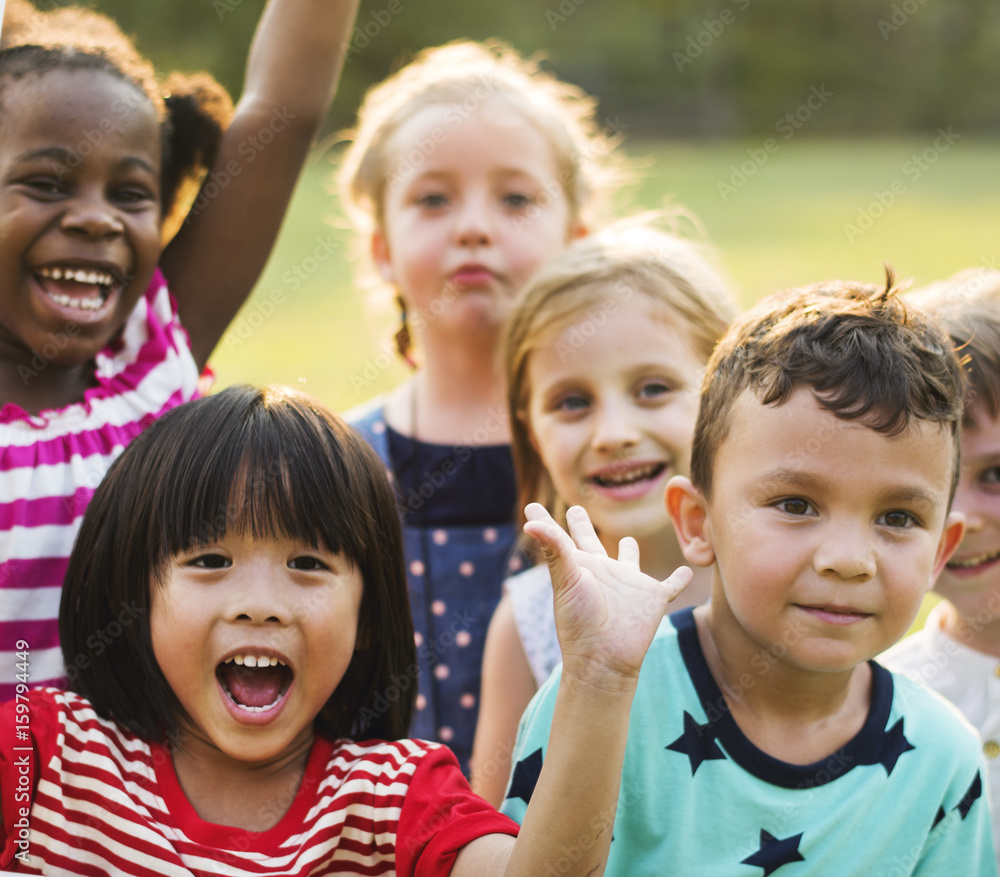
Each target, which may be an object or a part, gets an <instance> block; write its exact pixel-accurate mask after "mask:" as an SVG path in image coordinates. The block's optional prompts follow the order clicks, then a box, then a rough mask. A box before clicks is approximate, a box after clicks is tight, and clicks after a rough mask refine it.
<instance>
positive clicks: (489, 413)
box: [340, 43, 610, 765]
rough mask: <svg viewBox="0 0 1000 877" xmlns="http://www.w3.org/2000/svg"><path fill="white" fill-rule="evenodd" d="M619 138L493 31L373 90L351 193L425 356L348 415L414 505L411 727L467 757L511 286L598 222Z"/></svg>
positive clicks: (355, 146)
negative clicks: (388, 389)
mask: <svg viewBox="0 0 1000 877" xmlns="http://www.w3.org/2000/svg"><path fill="white" fill-rule="evenodd" d="M609 149H610V144H609V143H608V142H607V141H606V140H605V138H604V137H603V136H602V135H601V134H600V132H599V131H598V130H597V126H596V124H595V121H594V101H593V100H592V99H590V98H588V97H587V96H586V95H585V94H583V92H581V91H580V90H579V89H577V88H575V87H573V86H571V85H568V84H566V83H563V82H559V81H558V80H556V79H555V78H554V77H552V76H551V75H548V74H546V73H543V72H542V71H541V70H539V68H538V67H537V65H535V64H533V63H531V62H528V61H526V60H524V59H522V58H520V57H518V56H517V54H516V53H515V52H514V51H513V50H511V49H509V48H507V47H505V46H502V45H499V44H493V43H490V44H485V45H481V44H477V43H456V44H451V45H447V46H442V47H439V48H436V49H429V50H427V51H425V52H424V53H422V54H421V55H420V56H418V57H417V58H416V59H415V60H414V61H413V63H411V64H409V65H408V66H406V67H404V68H403V69H401V70H400V71H399V72H398V73H396V74H395V75H393V76H392V77H390V78H389V79H387V80H386V81H385V82H383V83H381V84H379V85H378V86H376V87H375V88H373V89H372V90H371V92H370V93H369V94H368V95H367V97H366V99H365V101H364V105H363V106H362V108H361V111H360V114H359V118H358V124H357V130H356V132H355V133H354V135H353V140H352V143H351V145H350V148H349V149H348V151H347V154H346V156H345V158H344V163H343V169H342V171H341V177H340V179H341V188H342V192H343V199H344V203H345V205H346V207H347V209H348V212H349V213H350V215H351V216H352V217H353V218H354V220H355V222H356V223H357V225H358V228H359V230H360V231H361V232H362V234H363V235H365V237H366V240H367V243H368V245H369V248H370V251H371V256H372V260H373V263H374V267H375V268H376V270H377V273H378V275H379V277H380V279H381V281H382V282H383V283H384V284H386V285H388V286H389V287H390V288H391V289H392V290H393V291H394V293H395V295H396V299H397V302H398V304H399V307H400V311H401V314H402V326H401V328H400V329H399V331H398V332H397V334H396V341H397V346H398V349H399V353H400V354H401V355H402V356H403V357H405V358H406V359H407V360H408V361H410V362H411V363H413V364H415V362H416V359H415V357H416V356H418V355H419V360H420V368H419V369H417V370H416V371H415V372H414V374H413V377H412V378H410V379H409V380H407V381H405V382H404V383H403V384H402V385H401V386H399V387H397V388H396V389H395V390H394V391H393V392H392V393H390V394H389V395H388V396H387V397H385V398H380V399H377V400H375V401H374V402H373V403H372V404H371V405H369V406H367V407H366V408H365V409H364V410H361V411H359V412H353V413H351V414H350V415H348V417H349V419H350V420H351V421H352V422H353V423H354V424H355V425H356V426H357V427H358V428H359V429H360V430H361V432H362V433H363V434H364V435H365V436H366V437H367V438H368V440H369V441H370V442H371V443H372V445H373V446H374V447H375V448H376V450H377V451H378V453H379V456H380V457H381V458H382V459H383V460H384V461H385V462H386V464H387V465H388V466H389V468H390V470H391V472H392V474H393V478H394V481H395V484H396V490H397V494H398V496H399V499H400V502H401V505H402V509H403V514H404V539H405V549H406V559H407V570H408V573H409V582H410V599H411V605H412V609H413V617H414V623H415V627H416V639H417V645H418V664H419V691H420V695H419V697H418V701H417V711H416V718H415V722H414V724H413V727H412V729H411V730H412V732H413V733H414V734H415V735H416V736H419V737H424V738H428V739H435V740H440V741H442V742H445V743H447V744H448V745H450V746H451V747H453V748H454V750H455V752H456V754H457V755H458V757H459V761H460V762H461V763H462V764H463V765H465V764H466V762H467V760H468V757H469V753H470V751H471V746H472V735H473V732H474V728H475V721H476V715H477V712H478V706H479V671H480V661H481V656H482V648H483V641H484V638H485V633H486V626H487V624H488V623H489V619H490V616H491V615H492V613H493V608H494V606H495V605H496V603H497V600H499V598H500V586H501V583H502V581H503V579H504V577H505V576H506V575H507V574H508V573H509V571H510V567H509V566H508V559H509V555H510V553H511V548H512V546H513V544H514V538H515V533H514V500H515V487H514V476H513V464H512V462H511V456H510V448H509V440H510V429H509V424H508V416H507V409H506V402H505V393H504V382H503V375H502V372H501V369H500V364H499V355H498V349H499V338H500V327H501V325H502V324H503V321H504V320H505V318H506V316H507V314H508V312H509V310H510V307H511V303H512V302H513V300H514V297H515V295H516V294H517V293H518V291H519V290H520V289H521V287H522V286H523V285H524V284H525V282H526V281H527V280H528V278H529V277H530V276H531V275H532V274H533V273H534V272H535V270H536V269H538V267H539V266H540V265H541V264H542V263H543V262H544V261H545V260H546V259H548V258H550V257H552V256H553V255H555V254H556V253H558V252H559V251H561V250H562V249H563V247H565V246H566V244H567V243H569V242H570V241H571V240H573V239H574V238H577V237H579V236H581V235H582V234H583V233H584V232H585V231H586V229H587V228H588V226H589V225H590V223H591V222H592V221H593V216H594V214H595V209H596V208H597V207H598V206H599V202H600V200H601V197H600V196H602V195H603V194H604V192H605V190H606V189H607V186H608V180H609V175H608V173H607V172H605V170H604V168H605V166H606V164H607V162H606V158H607V153H608V151H609Z"/></svg>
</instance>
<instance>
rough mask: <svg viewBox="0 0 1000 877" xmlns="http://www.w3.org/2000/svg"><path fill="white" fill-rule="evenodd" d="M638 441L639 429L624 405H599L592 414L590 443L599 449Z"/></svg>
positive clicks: (629, 444) (605, 449)
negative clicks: (592, 423) (592, 426)
mask: <svg viewBox="0 0 1000 877" xmlns="http://www.w3.org/2000/svg"><path fill="white" fill-rule="evenodd" d="M638 441H639V430H638V428H637V427H636V424H635V422H634V420H633V418H632V417H631V416H630V414H629V411H628V409H627V407H626V406H623V405H615V404H613V403H607V404H603V405H599V406H598V407H597V409H596V411H595V415H594V434H593V438H592V444H593V446H594V448H596V449H597V450H601V451H608V450H614V449H615V448H623V447H630V446H632V445H634V444H636V443H638Z"/></svg>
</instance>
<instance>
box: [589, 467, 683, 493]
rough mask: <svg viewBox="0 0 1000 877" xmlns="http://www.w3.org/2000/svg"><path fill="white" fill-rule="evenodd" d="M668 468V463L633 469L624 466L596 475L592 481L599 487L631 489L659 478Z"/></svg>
mask: <svg viewBox="0 0 1000 877" xmlns="http://www.w3.org/2000/svg"><path fill="white" fill-rule="evenodd" d="M666 468H667V466H666V463H650V464H649V465H648V466H636V467H633V468H626V467H624V466H622V467H620V468H612V469H608V470H607V471H606V472H602V473H600V474H599V475H594V476H593V477H592V478H591V479H590V481H591V483H592V484H595V485H596V486H597V487H605V488H614V487H629V486H631V485H634V484H642V483H643V482H646V481H653V480H655V479H657V478H659V477H660V475H661V474H662V473H663V470H664V469H666Z"/></svg>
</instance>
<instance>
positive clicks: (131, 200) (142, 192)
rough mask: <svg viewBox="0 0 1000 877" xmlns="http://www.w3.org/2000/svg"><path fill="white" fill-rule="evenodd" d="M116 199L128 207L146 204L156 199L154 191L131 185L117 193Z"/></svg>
mask: <svg viewBox="0 0 1000 877" xmlns="http://www.w3.org/2000/svg"><path fill="white" fill-rule="evenodd" d="M115 200H116V201H117V202H118V203H119V204H124V205H125V206H127V207H132V206H136V205H145V204H147V203H149V202H151V201H153V200H155V199H154V196H153V193H152V192H150V191H148V190H147V189H139V188H135V187H130V188H127V189H120V190H119V191H117V192H116V193H115Z"/></svg>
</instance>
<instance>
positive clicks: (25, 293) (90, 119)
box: [0, 0, 355, 700]
mask: <svg viewBox="0 0 1000 877" xmlns="http://www.w3.org/2000/svg"><path fill="white" fill-rule="evenodd" d="M47 5H49V6H52V5H56V6H58V4H47ZM354 11H355V0H271V2H269V3H268V5H267V6H266V8H265V9H264V12H263V16H262V18H261V22H260V26H259V28H258V31H257V35H256V37H255V39H254V43H253V46H252V48H251V51H250V56H249V60H248V63H247V77H246V85H245V88H244V93H243V96H242V97H241V99H240V101H239V103H238V104H237V106H236V108H235V112H233V111H232V106H231V104H230V101H229V97H228V95H227V94H226V93H225V92H224V91H223V90H222V88H221V87H220V86H218V85H217V84H216V83H215V82H214V81H213V80H211V79H210V78H209V77H207V76H205V75H201V76H197V77H194V78H185V77H177V76H173V77H171V78H170V79H168V80H167V81H166V82H161V81H159V80H158V78H157V77H156V75H155V71H154V70H153V68H152V66H151V65H150V64H149V62H148V61H146V60H145V59H144V58H143V57H142V56H141V55H140V54H139V53H138V52H137V50H136V48H135V46H134V45H132V43H131V42H130V41H129V40H128V39H127V38H126V37H125V36H124V35H123V34H122V33H121V32H120V31H119V30H118V28H117V27H116V26H115V25H114V24H113V23H112V22H111V21H109V20H108V19H106V18H104V17H103V16H100V15H98V14H96V13H94V12H91V11H90V10H86V9H78V8H75V7H64V8H56V9H55V10H54V11H52V12H49V13H43V12H40V11H38V10H37V9H35V8H34V7H33V6H32V5H31V4H29V3H27V2H24V0H10V2H9V3H8V4H7V8H6V14H5V17H4V28H3V37H2V39H3V42H2V43H0V406H2V408H0V700H3V699H6V698H8V697H10V696H11V695H12V693H13V686H14V683H15V681H16V678H15V670H16V664H17V651H18V650H17V649H16V643H17V641H18V640H19V639H24V640H26V641H28V642H30V644H31V670H30V681H31V682H32V684H35V685H41V684H46V683H51V682H53V681H55V680H58V679H59V678H60V677H61V676H62V672H63V664H62V654H61V652H60V649H59V638H58V633H57V625H56V613H57V609H58V606H59V594H60V589H61V585H62V580H63V575H64V573H65V572H66V563H67V558H68V557H69V553H70V549H71V548H72V545H73V541H74V539H75V537H76V534H77V531H78V530H79V527H80V521H81V519H82V517H83V513H84V511H85V509H86V507H87V504H88V503H89V501H90V498H91V496H92V495H93V492H94V489H95V488H96V487H97V485H98V483H100V481H101V478H102V477H103V476H104V473H105V472H106V471H107V468H108V466H109V465H110V464H111V462H112V461H113V460H114V459H115V458H116V457H117V456H118V455H119V454H120V453H121V451H122V449H123V448H124V447H125V446H126V445H127V444H128V443H129V442H130V441H132V440H133V439H134V438H135V437H136V436H137V435H138V434H139V433H140V432H142V430H144V429H145V428H146V427H147V426H148V425H149V424H150V423H151V422H152V421H153V420H155V419H156V418H158V417H159V416H161V415H162V414H163V413H164V412H165V411H167V410H169V409H171V408H173V407H175V406H176V405H179V404H181V403H182V402H184V401H186V400H188V399H191V398H192V397H194V396H196V395H197V394H198V391H199V375H200V373H201V372H202V370H203V369H204V367H205V364H206V362H207V361H208V357H209V355H210V354H211V352H212V349H213V348H214V347H215V344H216V342H217V341H218V340H219V337H220V336H221V335H222V333H223V332H224V331H225V329H226V326H227V325H228V323H229V321H230V320H231V319H232V317H233V315H234V314H235V313H236V311H237V310H238V309H239V307H240V305H241V304H242V303H243V301H244V300H245V299H246V297H247V295H249V293H250V291H251V289H252V288H253V286H254V284H255V282H256V281H257V278H258V277H259V276H260V273H261V271H262V270H263V268H264V264H265V262H266V261H267V257H268V254H269V252H270V250H271V246H272V244H273V243H274V239H275V237H276V235H277V233H278V229H279V227H280V225H281V221H282V217H283V216H284V212H285V208H286V206H287V205H288V200H289V198H290V197H291V194H292V189H293V187H294V185H295V181H296V179H297V177H298V173H299V169H300V168H301V166H302V163H303V161H304V160H305V157H306V155H307V153H308V151H309V146H310V143H311V142H312V139H313V135H314V133H315V131H316V129H317V127H318V126H319V123H320V122H321V121H322V119H323V117H324V115H325V114H326V110H327V107H328V105H329V102H330V98H331V97H332V94H333V88H334V83H335V80H336V77H337V73H338V71H339V70H340V67H341V63H342V61H343V43H344V38H345V36H346V34H347V32H348V29H349V27H350V22H351V21H352V20H353V16H354ZM199 187H200V188H199ZM168 284H169V292H168ZM94 633H95V635H97V633H98V632H97V631H95V632H94ZM20 675H23V674H20Z"/></svg>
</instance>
